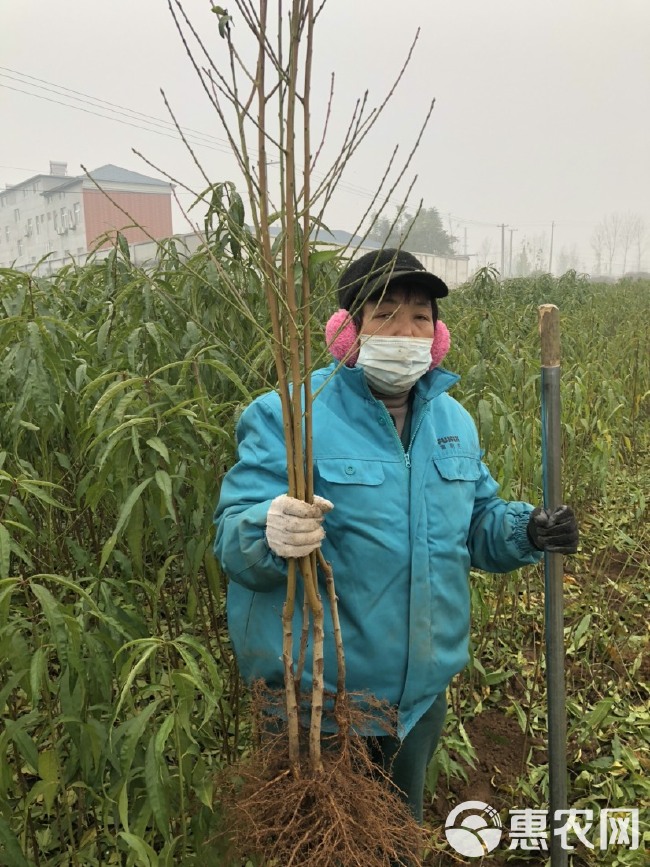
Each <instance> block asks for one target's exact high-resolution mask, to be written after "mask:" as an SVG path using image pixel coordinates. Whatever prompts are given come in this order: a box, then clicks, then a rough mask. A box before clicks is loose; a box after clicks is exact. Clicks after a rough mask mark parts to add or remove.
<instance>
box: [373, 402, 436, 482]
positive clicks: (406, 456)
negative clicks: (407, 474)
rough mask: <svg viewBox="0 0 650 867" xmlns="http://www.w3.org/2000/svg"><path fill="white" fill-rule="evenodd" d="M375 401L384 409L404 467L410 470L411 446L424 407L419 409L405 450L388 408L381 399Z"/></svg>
mask: <svg viewBox="0 0 650 867" xmlns="http://www.w3.org/2000/svg"><path fill="white" fill-rule="evenodd" d="M375 399H376V400H377V398H375ZM377 403H380V404H381V406H382V409H383V410H384V413H385V415H386V416H387V419H388V423H389V424H390V426H391V428H392V431H393V436H394V437H395V439H396V440H397V442H398V444H399V448H400V451H401V452H402V454H403V455H404V463H405V465H406V469H407V470H410V469H411V448H412V447H413V440H414V439H415V435H416V434H417V432H418V431H419V430H420V425H421V424H422V422H423V420H424V410H425V407H422V409H421V411H420V414H419V416H418V423H417V425H416V427H415V430H414V431H413V433H412V434H411V440H410V442H409V447H408V450H406V449H405V448H404V446H403V445H402V440H401V439H400V436H399V434H398V433H397V428H396V427H395V424H394V422H393V419H392V418H391V416H390V413H389V412H388V409H387V408H386V404H385V403H384V402H383V401H381V400H377Z"/></svg>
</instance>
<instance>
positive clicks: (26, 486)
mask: <svg viewBox="0 0 650 867" xmlns="http://www.w3.org/2000/svg"><path fill="white" fill-rule="evenodd" d="M16 484H17V486H18V488H19V489H20V490H23V491H27V493H29V494H31V495H32V496H33V497H36V499H37V500H40V501H41V502H42V503H47V505H48V506H55V507H56V508H57V509H64V510H65V511H66V512H71V511H72V507H71V506H64V504H63V503H60V502H59V501H58V500H55V499H54V497H51V496H50V495H49V494H48V493H46V492H45V491H44V490H43V487H45V486H47V487H50V488H58V487H59V486H58V485H53V484H52V483H51V482H41V481H36V480H34V479H18V480H17V481H16Z"/></svg>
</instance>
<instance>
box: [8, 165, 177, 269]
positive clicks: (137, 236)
mask: <svg viewBox="0 0 650 867" xmlns="http://www.w3.org/2000/svg"><path fill="white" fill-rule="evenodd" d="M171 190H172V185H171V184H169V183H167V182H166V181H160V180H158V179H157V178H150V177H148V176H147V175H141V174H139V173H138V172H132V171H129V170H128V169H122V168H120V167H119V166H113V165H106V166H102V167H101V168H99V169H96V170H95V171H92V172H90V173H89V176H88V175H79V176H73V177H70V176H69V175H68V172H67V163H59V162H50V173H49V174H47V175H45V174H41V175H34V176H33V177H31V178H27V180H25V181H22V182H21V183H18V184H14V185H13V186H11V187H7V188H6V189H4V190H2V191H0V266H2V267H5V268H6V267H15V268H19V269H22V270H30V269H33V268H34V266H35V265H36V263H37V262H39V261H40V260H41V259H43V257H45V256H47V257H48V260H47V264H46V265H45V269H43V268H41V269H39V270H41V271H43V270H45V271H46V272H49V271H51V270H54V262H56V263H57V265H58V267H61V265H63V264H65V263H66V262H69V261H71V259H72V258H75V259H76V258H77V257H81V256H85V254H86V253H87V252H88V251H89V250H91V249H93V248H94V247H96V246H99V247H101V246H103V244H102V239H103V238H104V236H107V235H111V234H113V235H114V233H115V232H116V231H120V232H122V233H123V234H124V235H125V236H126V238H127V240H128V241H129V242H130V243H137V242H138V241H142V240H145V239H146V238H148V237H149V235H151V236H152V237H154V238H167V237H169V236H170V235H171V234H172V217H171ZM127 215H128V216H127ZM134 223H137V225H134ZM110 243H111V242H110V240H107V241H106V244H108V245H110Z"/></svg>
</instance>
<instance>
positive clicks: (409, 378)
mask: <svg viewBox="0 0 650 867" xmlns="http://www.w3.org/2000/svg"><path fill="white" fill-rule="evenodd" d="M432 342H433V338H431V337H382V336H381V335H379V334H361V335H360V337H359V343H360V349H359V360H358V361H357V364H358V365H359V366H360V367H363V372H364V373H365V375H366V379H367V380H368V384H369V385H370V386H371V387H372V388H374V389H375V391H378V392H379V393H380V394H399V393H400V392H401V391H407V390H408V389H409V388H411V387H412V386H413V385H415V383H416V382H417V381H418V379H419V378H420V377H421V376H424V374H425V373H426V372H427V370H428V369H429V367H430V366H431V344H432Z"/></svg>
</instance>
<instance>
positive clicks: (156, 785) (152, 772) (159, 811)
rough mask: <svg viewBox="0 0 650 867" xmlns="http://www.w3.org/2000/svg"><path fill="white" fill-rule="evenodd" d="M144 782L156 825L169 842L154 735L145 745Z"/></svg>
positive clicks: (166, 806) (166, 805) (165, 797)
mask: <svg viewBox="0 0 650 867" xmlns="http://www.w3.org/2000/svg"><path fill="white" fill-rule="evenodd" d="M179 758H180V757H179ZM144 780H145V785H146V787H147V796H148V798H149V804H150V805H151V809H152V812H153V816H154V819H155V821H156V825H157V826H158V830H159V831H160V833H161V834H162V835H163V837H164V838H165V841H167V840H169V796H168V794H167V790H166V788H165V785H164V783H163V781H162V778H161V775H160V767H159V759H158V756H157V755H156V736H155V735H152V736H151V738H150V740H149V744H148V745H147V753H146V756H145V760H144Z"/></svg>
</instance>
